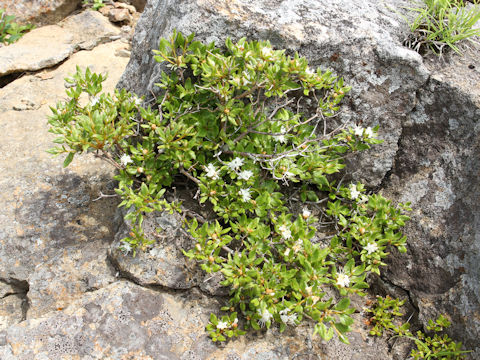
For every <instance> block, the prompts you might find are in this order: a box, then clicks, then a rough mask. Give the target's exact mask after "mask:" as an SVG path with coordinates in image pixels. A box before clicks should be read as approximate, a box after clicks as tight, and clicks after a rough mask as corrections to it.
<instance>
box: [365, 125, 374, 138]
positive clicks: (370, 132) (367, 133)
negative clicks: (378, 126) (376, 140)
mask: <svg viewBox="0 0 480 360" xmlns="http://www.w3.org/2000/svg"><path fill="white" fill-rule="evenodd" d="M365 136H366V137H367V138H370V137H373V130H372V128H371V127H367V128H366V129H365Z"/></svg>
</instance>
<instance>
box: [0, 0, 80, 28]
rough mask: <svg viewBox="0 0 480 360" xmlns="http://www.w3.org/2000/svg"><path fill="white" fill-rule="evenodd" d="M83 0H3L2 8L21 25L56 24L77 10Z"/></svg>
mask: <svg viewBox="0 0 480 360" xmlns="http://www.w3.org/2000/svg"><path fill="white" fill-rule="evenodd" d="M81 3H82V0H1V1H0V8H3V9H6V11H7V14H10V15H15V17H16V21H17V22H20V23H23V24H25V23H32V24H36V25H48V24H54V23H55V22H57V21H60V20H62V19H63V18H65V17H66V16H68V15H70V14H71V13H72V12H73V11H74V10H75V9H77V8H78V7H79V6H80V4H81Z"/></svg>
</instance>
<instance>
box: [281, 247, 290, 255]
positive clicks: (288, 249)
mask: <svg viewBox="0 0 480 360" xmlns="http://www.w3.org/2000/svg"><path fill="white" fill-rule="evenodd" d="M283 255H285V256H288V255H290V248H287V250H285V252H284V254H283Z"/></svg>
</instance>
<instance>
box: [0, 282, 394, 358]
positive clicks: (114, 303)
mask: <svg viewBox="0 0 480 360" xmlns="http://www.w3.org/2000/svg"><path fill="white" fill-rule="evenodd" d="M220 306H221V305H220V303H219V302H218V301H217V300H215V299H212V298H209V297H207V296H205V295H203V294H201V293H199V292H198V291H191V292H188V293H181V294H174V295H171V294H168V293H160V292H157V291H154V290H151V289H146V288H143V287H141V286H138V285H135V284H132V283H131V282H127V281H119V282H116V283H114V284H111V285H108V286H106V287H105V288H102V289H100V290H98V291H94V292H91V293H88V294H85V295H84V296H83V297H82V298H80V299H78V300H76V301H74V302H73V303H72V304H71V305H70V306H69V307H67V308H65V309H64V310H63V311H54V312H50V313H48V314H46V315H45V316H43V317H41V318H39V319H31V320H27V321H25V322H23V323H22V324H18V325H13V326H10V327H9V328H8V329H7V330H6V331H5V335H4V337H5V340H4V341H3V343H4V345H3V346H1V345H0V356H1V357H2V359H3V360H10V359H16V360H30V359H34V358H39V359H40V358H45V359H60V358H63V357H75V358H79V359H82V360H83V359H85V360H87V359H92V358H95V359H112V360H121V359H178V360H180V359H186V360H190V359H199V360H203V359H244V360H248V359H265V360H277V359H278V360H279V359H293V358H299V359H302V356H305V354H307V355H308V354H310V355H313V356H315V355H317V356H324V357H325V358H332V359H345V360H346V359H348V360H351V359H365V360H376V359H385V360H389V359H391V357H390V356H389V355H388V354H387V352H386V349H387V345H386V343H385V341H384V340H382V339H378V338H369V340H368V341H364V340H363V337H364V336H365V335H366V333H367V330H366V329H365V328H364V327H360V328H359V329H358V332H357V333H355V334H352V336H351V337H350V341H351V343H352V344H351V345H345V344H342V343H340V342H339V341H338V340H333V341H331V342H329V343H324V342H322V341H317V340H315V341H314V340H313V339H312V332H313V327H312V326H310V325H305V326H299V327H297V328H291V329H288V330H287V331H285V332H284V333H283V334H282V336H280V334H279V332H278V330H277V329H275V328H273V329H271V330H269V331H267V332H257V333H253V334H250V335H247V336H246V338H244V339H232V341H229V342H227V343H226V344H225V345H224V346H216V345H215V344H214V343H213V342H212V341H211V340H210V339H209V338H208V337H207V336H206V334H205V332H204V327H205V324H206V323H207V322H208V318H209V315H210V313H211V312H212V311H217V309H218V308H219V307H220ZM0 344H2V342H0Z"/></svg>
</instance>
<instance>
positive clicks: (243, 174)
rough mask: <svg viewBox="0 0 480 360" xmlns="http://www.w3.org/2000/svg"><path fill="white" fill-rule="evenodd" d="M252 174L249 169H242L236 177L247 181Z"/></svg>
mask: <svg viewBox="0 0 480 360" xmlns="http://www.w3.org/2000/svg"><path fill="white" fill-rule="evenodd" d="M252 175H253V172H251V171H250V170H244V171H242V172H241V173H240V174H238V179H239V180H245V181H247V180H248V179H250V178H251V177H252Z"/></svg>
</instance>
